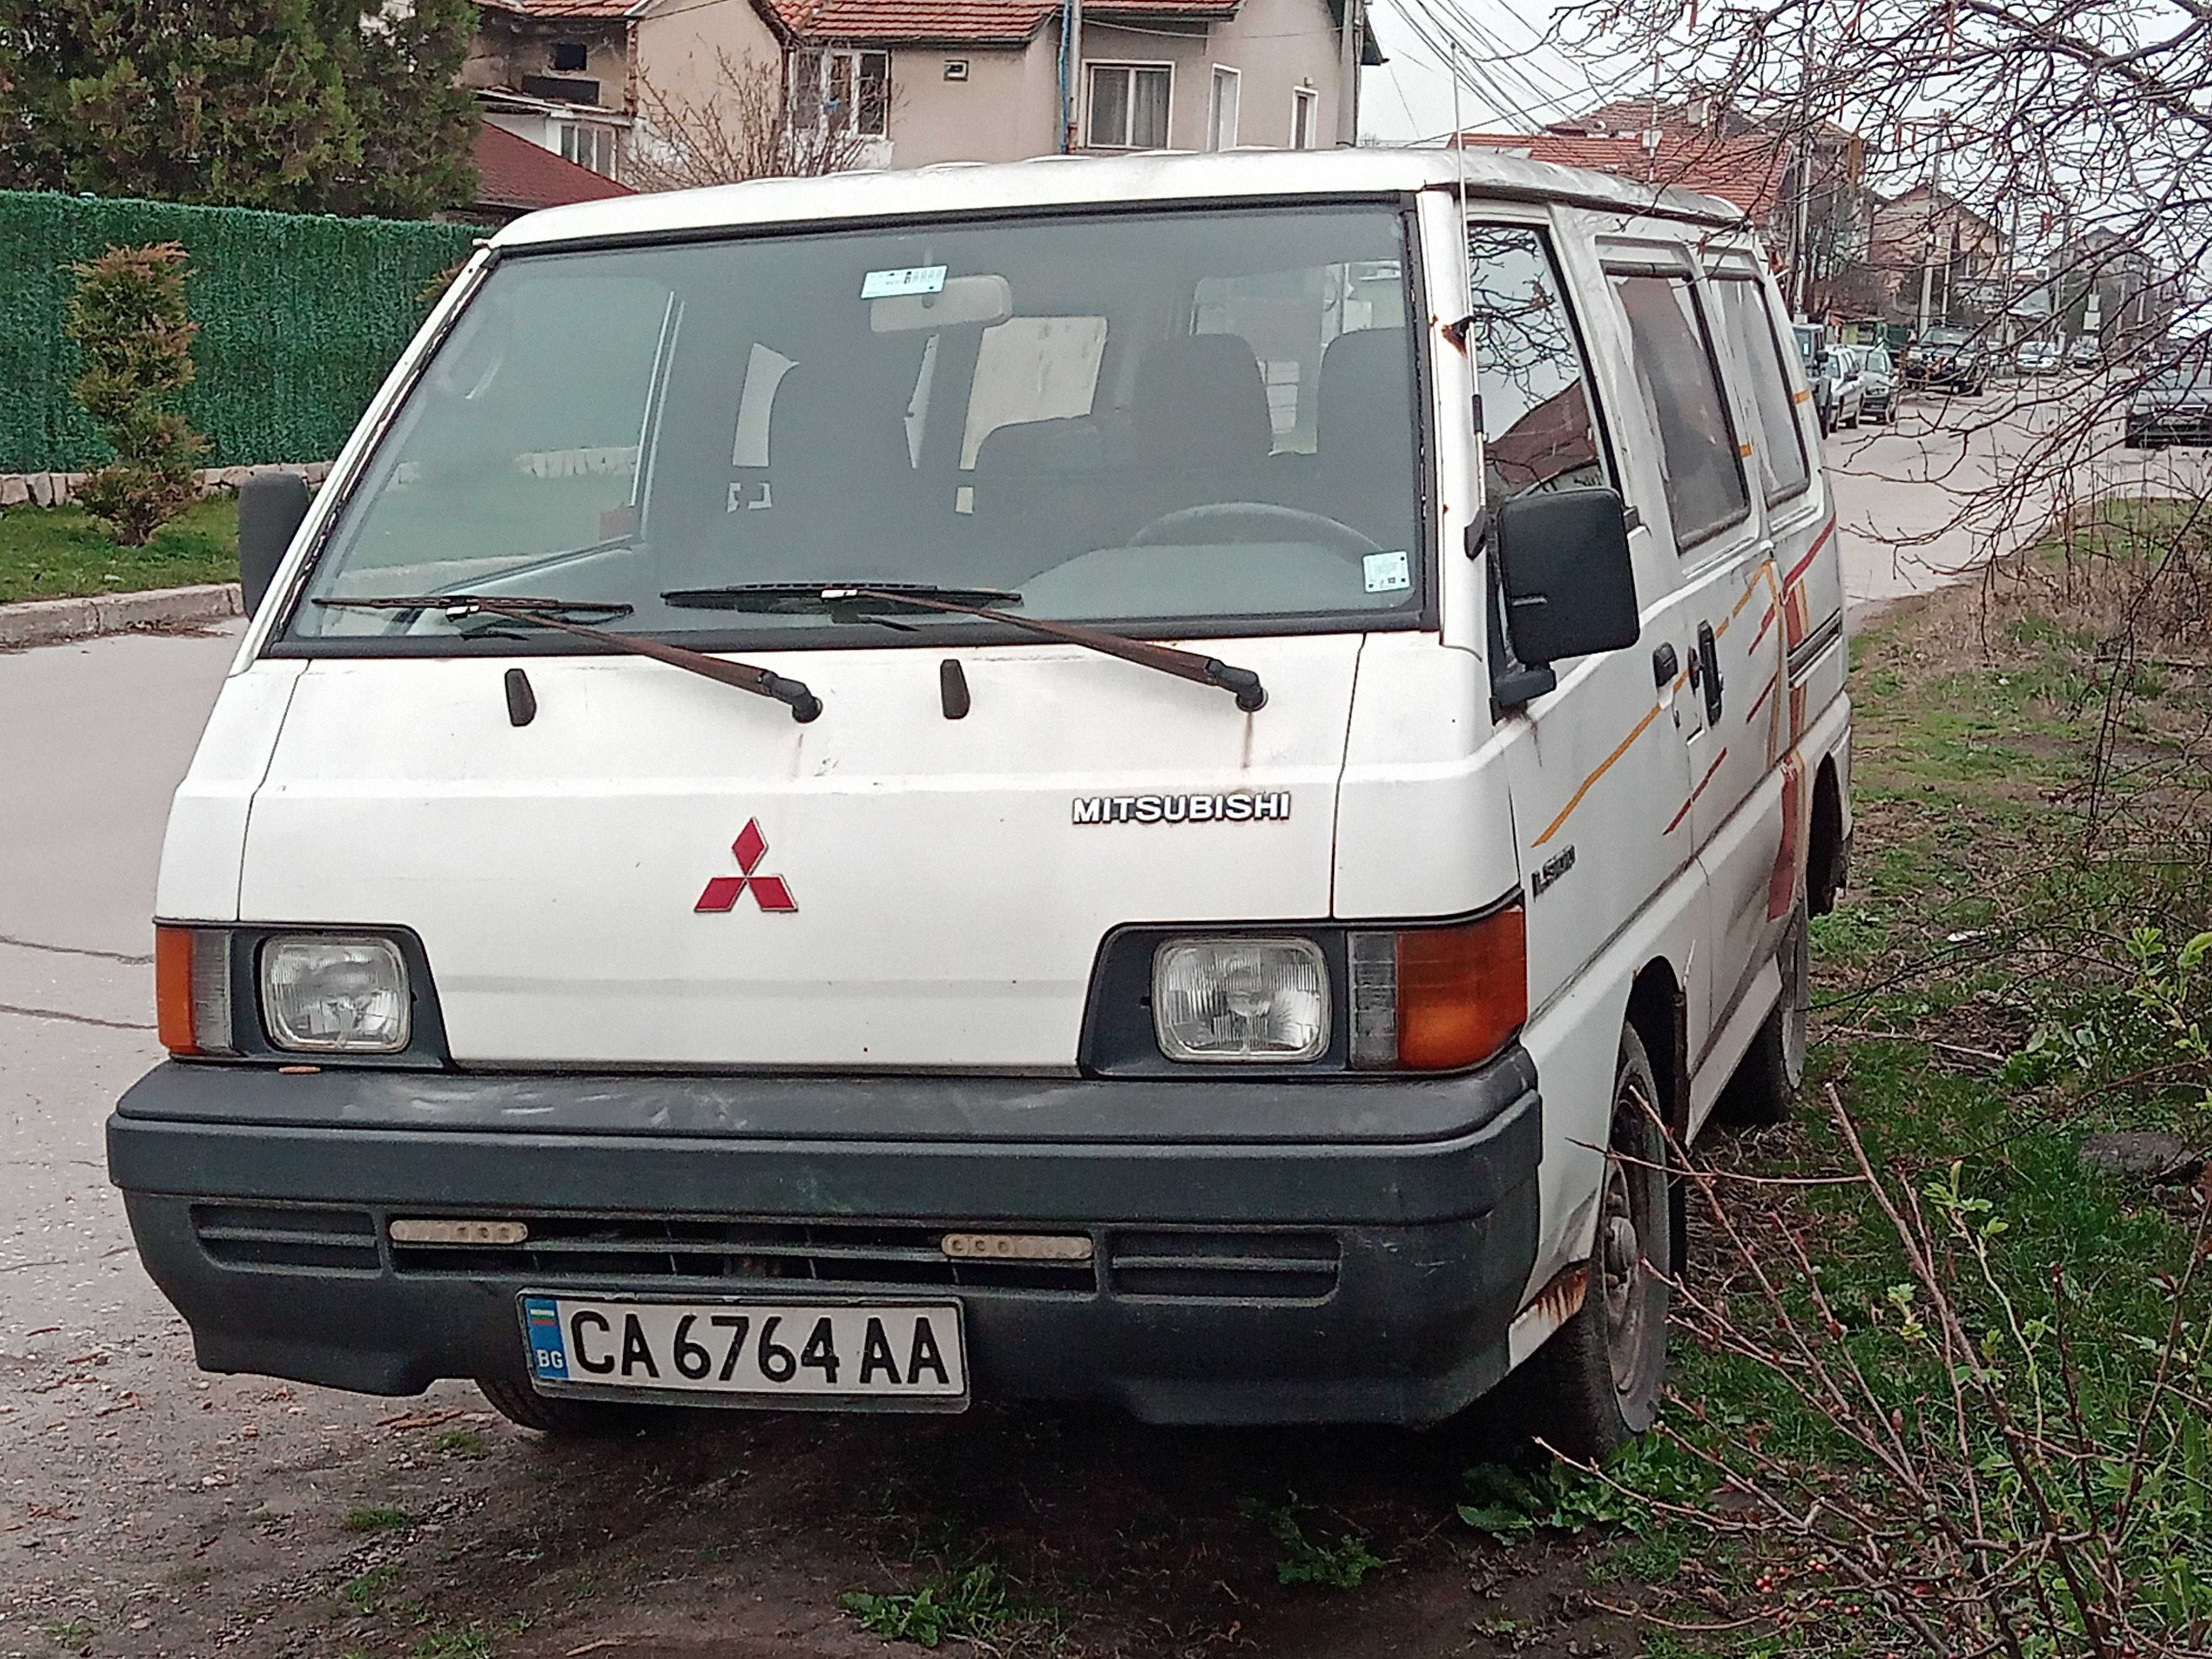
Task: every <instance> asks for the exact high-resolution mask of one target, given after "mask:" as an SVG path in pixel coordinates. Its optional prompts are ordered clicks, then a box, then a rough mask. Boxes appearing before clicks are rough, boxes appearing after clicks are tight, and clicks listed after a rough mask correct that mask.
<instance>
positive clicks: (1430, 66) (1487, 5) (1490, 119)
mask: <svg viewBox="0 0 2212 1659" xmlns="http://www.w3.org/2000/svg"><path fill="white" fill-rule="evenodd" d="M1401 3H1405V0H1368V4H1369V7H1370V15H1371V18H1372V21H1373V23H1374V26H1375V33H1376V37H1377V38H1378V39H1380V40H1381V41H1382V43H1383V53H1384V55H1385V56H1387V57H1388V58H1389V60H1390V61H1389V63H1387V64H1383V66H1382V68H1380V69H1370V70H1367V71H1366V72H1365V73H1364V76H1362V77H1361V82H1360V88H1359V99H1360V107H1359V125H1360V131H1361V132H1362V133H1363V134H1364V135H1366V136H1369V137H1375V138H1379V139H1383V140H1384V141H1386V142H1389V143H1402V142H1404V141H1406V140H1407V139H1413V138H1437V137H1442V136H1443V135H1444V134H1446V133H1449V131H1451V126H1452V77H1451V76H1450V74H1449V72H1448V71H1447V70H1446V69H1445V67H1444V66H1443V64H1441V63H1439V62H1438V61H1437V58H1434V57H1433V56H1432V55H1431V53H1430V52H1428V51H1427V50H1426V49H1425V48H1424V47H1423V46H1422V45H1421V43H1420V41H1419V39H1418V38H1417V36H1416V35H1415V33H1414V31H1413V28H1412V27H1411V26H1410V25H1409V24H1408V23H1407V19H1406V15H1405V13H1404V12H1402V11H1401V9H1400V6H1401ZM1459 6H1460V9H1461V10H1462V11H1463V12H1465V13H1466V14H1467V15H1468V17H1469V18H1470V19H1471V20H1472V21H1474V23H1476V24H1478V25H1480V27H1482V28H1483V29H1484V30H1485V31H1486V33H1488V34H1489V36H1490V38H1491V39H1490V44H1489V46H1488V49H1487V50H1486V52H1485V53H1484V56H1483V57H1482V58H1475V57H1474V56H1472V55H1471V56H1470V57H1469V58H1467V59H1466V60H1463V62H1462V75H1461V78H1462V86H1461V89H1460V113H1461V118H1462V121H1463V122H1464V123H1465V124H1466V125H1468V126H1469V127H1476V126H1481V127H1490V128H1496V129H1498V130H1501V131H1526V130H1527V129H1528V126H1529V125H1530V120H1529V118H1531V117H1533V118H1534V119H1535V120H1536V121H1539V122H1541V121H1556V120H1559V119H1561V118H1565V116H1567V115H1570V114H1574V113H1578V112H1581V111H1583V110H1584V109H1587V108H1589V106H1592V105H1593V104H1596V103H1600V102H1602V101H1603V98H1602V96H1601V95H1598V94H1593V93H1592V92H1591V91H1590V89H1589V81H1588V76H1587V74H1586V72H1584V71H1583V70H1580V69H1579V68H1578V66H1577V65H1576V64H1574V63H1573V62H1572V61H1571V60H1570V59H1569V58H1566V57H1565V56H1563V55H1561V54H1560V53H1559V52H1557V51H1556V50H1554V49H1551V48H1542V49H1538V48H1537V44H1536V43H1537V39H1538V37H1539V35H1540V34H1541V33H1542V31H1543V30H1544V29H1546V28H1547V27H1549V26H1550V23H1551V21H1552V9H1551V6H1550V5H1549V4H1548V3H1547V0H1529V3H1528V4H1526V5H1516V4H1513V3H1511V0H1459ZM1462 39H1463V40H1466V43H1467V45H1468V46H1469V47H1470V49H1471V50H1472V49H1473V48H1474V47H1475V46H1476V45H1477V43H1476V42H1475V41H1474V40H1472V39H1469V38H1468V37H1467V35H1466V34H1465V33H1463V32H1462ZM1508 100H1510V103H1509V102H1508ZM1516 106H1517V108H1516Z"/></svg>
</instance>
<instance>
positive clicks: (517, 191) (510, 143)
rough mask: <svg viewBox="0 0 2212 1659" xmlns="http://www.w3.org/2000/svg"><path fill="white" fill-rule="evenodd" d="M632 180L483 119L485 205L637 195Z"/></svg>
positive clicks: (480, 163) (480, 148)
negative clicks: (623, 181) (621, 179)
mask: <svg viewBox="0 0 2212 1659" xmlns="http://www.w3.org/2000/svg"><path fill="white" fill-rule="evenodd" d="M636 193H637V192H636V191H633V190H632V189H631V188H630V187H629V185H618V184H617V183H616V182H615V181H614V180H613V179H609V178H606V177H605V176H603V175H601V174H599V173H594V172H592V170H591V168H589V167H578V166H577V165H576V164H575V163H574V161H569V160H568V159H567V158H566V157H565V156H560V155H555V154H554V153H553V152H552V151H551V150H550V149H544V148H543V147H541V146H539V145H537V144H533V143H531V142H530V140H528V139H527V138H519V137H516V136H515V135H514V134H513V133H511V132H509V131H507V129H506V128H505V127H495V126H494V125H492V124H491V123H490V122H489V121H479V122H477V205H478V206H480V207H496V208H520V209H522V210H524V211H526V212H528V211H532V210H536V209H538V208H548V207H564V206H566V205H567V204H569V203H571V202H599V201H604V200H605V199H606V198H607V197H611V196H634V195H635V194H636Z"/></svg>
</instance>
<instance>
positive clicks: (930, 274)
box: [860, 265, 951, 300]
mask: <svg viewBox="0 0 2212 1659" xmlns="http://www.w3.org/2000/svg"><path fill="white" fill-rule="evenodd" d="M950 268H951V267H949V266H946V265H909V266H908V267H907V268H906V269H905V270H872V271H870V272H869V273H868V274H867V276H866V277H864V278H863V279H862V280H861V283H860V297H861V298H862V299H863V300H891V299H896V298H897V297H898V296H899V295H902V294H942V293H944V292H945V271H946V270H949V269H950Z"/></svg>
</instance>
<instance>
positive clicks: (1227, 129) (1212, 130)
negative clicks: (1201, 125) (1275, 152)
mask: <svg viewBox="0 0 2212 1659" xmlns="http://www.w3.org/2000/svg"><path fill="white" fill-rule="evenodd" d="M1243 78H1244V77H1243V76H1241V75H1239V74H1238V73H1237V71H1236V70H1233V69H1224V68H1223V67H1222V66H1221V65H1220V64H1215V65H1214V66H1213V94H1212V98H1211V99H1209V100H1207V104H1206V149H1236V148H1237V87H1238V86H1239V84H1240V83H1241V82H1243Z"/></svg>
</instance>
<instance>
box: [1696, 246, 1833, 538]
mask: <svg viewBox="0 0 2212 1659" xmlns="http://www.w3.org/2000/svg"><path fill="white" fill-rule="evenodd" d="M1713 293H1714V295H1715V296H1716V297H1717V301H1718V302H1719V306H1720V313H1721V327H1722V329H1723V331H1725V332H1726V334H1727V335H1728V343H1729V356H1732V357H1734V358H1735V361H1736V362H1737V363H1738V364H1739V365H1740V366H1741V368H1742V370H1743V373H1744V375H1745V377H1746V378H1747V380H1749V381H1750V382H1751V396H1752V404H1753V407H1755V408H1756V409H1757V410H1758V411H1759V442H1758V453H1759V487H1760V488H1761V489H1764V490H1765V492H1766V499H1767V501H1768V502H1769V503H1770V504H1771V503H1772V502H1775V501H1782V500H1784V498H1786V497H1788V496H1791V495H1796V494H1797V493H1798V492H1799V491H1801V490H1802V489H1804V488H1805V486H1806V485H1807V484H1808V483H1812V481H1813V471H1812V468H1811V466H1810V465H1808V462H1807V461H1806V459H1805V435H1804V433H1803V432H1802V431H1801V430H1800V429H1799V428H1798V425H1797V410H1796V404H1793V403H1792V402H1791V401H1790V381H1789V378H1788V377H1787V376H1786V375H1785V374H1784V373H1783V372H1782V342H1781V341H1780V340H1779V339H1778V338H1777V337H1776V336H1775V332H1774V315H1773V313H1771V312H1770V311H1769V310H1768V309H1767V308H1766V296H1765V295H1764V294H1762V293H1761V292H1760V291H1759V283H1758V281H1757V279H1756V278H1753V277H1750V276H1719V277H1717V278H1716V279H1715V280H1714V282H1713Z"/></svg>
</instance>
